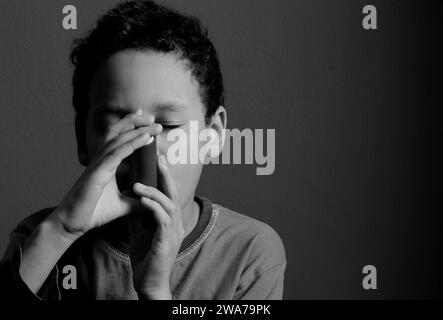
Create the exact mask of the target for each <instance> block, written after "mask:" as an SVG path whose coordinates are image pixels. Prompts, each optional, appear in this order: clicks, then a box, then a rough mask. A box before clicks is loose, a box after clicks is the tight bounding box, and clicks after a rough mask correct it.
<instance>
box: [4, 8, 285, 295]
mask: <svg viewBox="0 0 443 320" xmlns="http://www.w3.org/2000/svg"><path fill="white" fill-rule="evenodd" d="M71 60H72V62H73V64H74V66H75V71H74V76H73V87H74V90H73V91H74V92H73V105H74V108H75V111H76V119H75V128H76V138H77V146H78V155H79V160H80V162H81V164H82V165H84V166H85V167H86V170H85V171H84V173H83V174H82V175H81V177H80V178H79V179H78V180H77V182H76V183H75V184H74V186H73V187H72V188H71V190H70V191H69V192H68V193H67V195H66V196H65V197H64V198H63V200H62V202H61V203H60V204H59V205H58V206H57V207H54V208H47V209H44V210H41V211H39V212H37V213H35V214H33V215H31V216H30V217H28V218H27V219H25V220H24V221H23V222H21V223H20V224H19V225H18V226H17V227H16V229H15V230H14V231H13V232H12V234H11V236H10V243H9V246H8V248H7V250H6V253H5V255H4V257H3V260H2V263H1V265H0V268H1V270H0V277H1V283H2V286H3V288H4V290H2V291H3V292H7V293H8V294H9V296H10V297H20V298H25V299H70V298H71V299H88V298H89V299H281V298H282V292H283V277H284V271H285V267H286V258H285V252H284V247H283V244H282V242H281V239H280V238H279V236H278V235H277V234H276V232H275V231H274V230H273V229H272V228H271V227H269V226H268V225H266V224H264V223H262V222H259V221H257V220H255V219H252V218H249V217H247V216H244V215H242V214H239V213H236V212H234V211H231V210H229V209H227V208H224V207H222V206H220V205H217V204H213V203H212V202H211V201H210V200H208V199H205V198H202V197H198V196H196V195H195V189H196V187H197V183H198V180H199V177H200V174H201V171H202V166H203V165H202V163H198V164H174V165H172V164H170V163H168V159H167V157H166V155H167V154H168V148H169V147H170V146H171V144H172V142H171V141H169V140H168V139H167V135H168V133H169V132H172V131H173V130H178V129H180V130H184V132H187V133H188V134H189V124H190V122H191V121H194V122H196V123H198V128H199V132H201V131H202V130H209V131H211V132H213V133H214V134H215V136H217V137H219V140H220V141H219V144H222V142H221V141H222V139H223V134H224V129H225V128H226V121H227V118H226V110H225V108H224V107H223V105H224V90H223V82H222V75H221V72H220V67H219V62H218V59H217V54H216V51H215V48H214V47H213V45H212V43H211V42H210V40H209V39H208V36H207V33H206V31H205V30H204V29H203V27H202V26H201V25H200V23H199V21H198V20H197V19H195V18H193V17H189V16H184V15H181V14H179V13H177V12H175V11H173V10H171V9H168V8H165V7H163V6H160V5H158V4H155V3H153V2H151V1H131V2H125V3H122V4H120V5H118V6H116V7H115V8H114V9H112V10H110V11H109V12H108V13H107V14H106V15H104V16H103V17H102V18H101V19H100V20H99V21H98V24H97V26H96V28H95V29H94V30H93V31H92V32H91V33H90V34H89V35H88V36H87V37H86V38H84V39H82V40H81V41H79V42H78V43H77V44H76V46H75V47H74V49H73V51H72V54H71ZM152 137H155V139H156V140H157V141H156V143H157V148H158V151H157V154H158V164H157V165H158V175H159V187H158V188H154V187H149V186H145V185H143V184H141V183H135V184H134V185H132V186H130V188H132V189H133V190H132V191H133V192H134V193H135V194H136V195H137V196H138V197H139V198H133V197H130V196H128V195H129V191H130V190H128V189H125V188H122V187H121V185H119V184H118V183H117V178H116V176H117V175H118V174H117V173H118V172H119V170H120V168H121V167H122V166H121V165H122V164H123V163H124V160H125V159H126V158H128V157H129V156H130V155H131V154H132V153H133V152H134V151H135V150H137V149H139V148H141V147H143V146H144V145H146V144H147V143H148V142H149V141H151V139H152ZM199 147H200V148H201V147H202V146H201V145H199ZM219 149H221V148H219ZM219 151H221V150H219ZM209 156H210V157H213V156H217V154H214V153H213V152H212V153H210V154H209ZM136 214H145V215H150V216H151V217H152V219H153V220H152V221H151V222H152V223H151V226H152V225H155V228H154V229H152V228H145V229H143V230H144V231H143V232H144V233H146V234H149V235H150V237H149V239H151V243H150V244H149V243H146V244H145V243H142V246H144V247H145V248H148V250H146V254H145V255H144V256H143V258H142V259H139V260H135V259H133V255H132V250H133V246H132V244H133V243H134V242H133V238H132V236H133V234H132V230H133V229H134V228H136V227H137V225H136V224H137V221H136V220H133V219H134V218H133V217H135V216H136ZM131 219H132V220H131ZM139 242H140V241H139ZM137 245H138V246H139V245H140V243H137ZM72 272H74V274H70V277H68V276H67V274H68V273H72ZM5 288H6V289H5Z"/></svg>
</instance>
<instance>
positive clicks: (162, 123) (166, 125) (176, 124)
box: [159, 122, 182, 130]
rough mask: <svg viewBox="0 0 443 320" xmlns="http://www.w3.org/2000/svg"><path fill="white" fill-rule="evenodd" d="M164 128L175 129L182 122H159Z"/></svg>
mask: <svg viewBox="0 0 443 320" xmlns="http://www.w3.org/2000/svg"><path fill="white" fill-rule="evenodd" d="M159 123H160V124H161V125H162V127H163V129H164V130H172V129H176V128H178V127H180V126H182V124H180V123H171V122H159Z"/></svg>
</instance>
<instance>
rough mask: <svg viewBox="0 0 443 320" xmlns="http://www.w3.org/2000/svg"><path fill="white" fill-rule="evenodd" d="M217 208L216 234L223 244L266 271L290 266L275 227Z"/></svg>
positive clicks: (215, 205)
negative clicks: (285, 265) (245, 256)
mask: <svg viewBox="0 0 443 320" xmlns="http://www.w3.org/2000/svg"><path fill="white" fill-rule="evenodd" d="M214 208H215V209H216V210H217V211H218V216H217V220H216V224H215V227H214V229H215V230H214V231H215V232H214V235H215V236H216V237H217V238H218V240H219V241H221V242H224V243H227V245H228V246H229V247H230V248H231V249H232V250H236V251H238V252H239V254H242V255H247V256H248V260H256V261H255V262H257V263H259V264H260V265H261V267H262V268H264V269H267V268H272V267H274V266H278V265H284V264H286V256H285V248H284V244H283V241H282V239H281V237H280V236H279V234H278V233H277V232H276V231H275V230H274V228H272V227H271V226H270V225H268V224H267V223H265V222H262V221H259V220H257V219H255V218H252V217H250V216H248V215H246V214H242V213H239V212H237V211H234V210H231V209H229V208H226V207H224V206H222V205H220V204H214Z"/></svg>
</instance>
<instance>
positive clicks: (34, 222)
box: [3, 207, 55, 259]
mask: <svg viewBox="0 0 443 320" xmlns="http://www.w3.org/2000/svg"><path fill="white" fill-rule="evenodd" d="M54 209H55V207H49V208H44V209H41V210H39V211H37V212H34V213H32V214H31V215H29V216H28V217H27V218H25V219H24V220H22V221H21V222H19V223H18V224H17V226H16V227H15V228H14V229H13V230H12V231H11V233H10V234H9V243H8V246H7V247H6V251H5V253H4V255H3V259H7V258H8V257H10V256H11V255H12V254H13V252H14V251H15V250H16V249H17V248H18V247H19V245H20V244H22V243H23V242H24V241H25V240H26V239H27V238H28V237H29V235H30V234H31V233H32V232H33V231H34V229H35V228H36V227H37V226H38V225H39V224H40V223H41V222H42V221H43V220H44V219H46V217H47V216H48V215H49V214H50V213H51V212H52V211H53V210H54Z"/></svg>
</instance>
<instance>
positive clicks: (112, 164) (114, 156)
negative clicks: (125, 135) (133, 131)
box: [98, 133, 151, 174]
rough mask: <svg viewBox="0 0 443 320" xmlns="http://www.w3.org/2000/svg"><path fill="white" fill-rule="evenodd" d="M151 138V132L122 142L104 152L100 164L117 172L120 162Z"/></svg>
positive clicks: (112, 171)
mask: <svg viewBox="0 0 443 320" xmlns="http://www.w3.org/2000/svg"><path fill="white" fill-rule="evenodd" d="M150 140H151V136H150V134H149V133H142V134H140V135H138V136H137V137H135V138H134V139H132V140H130V141H128V142H126V143H124V144H122V145H121V146H119V147H117V148H115V149H114V150H111V151H109V152H108V153H104V154H103V155H102V156H101V157H100V158H99V159H98V163H99V166H100V167H101V168H102V169H104V170H106V171H108V172H111V173H112V174H115V172H116V171H117V167H118V166H119V165H120V163H121V162H122V161H123V159H125V158H126V157H128V156H129V155H131V154H132V153H133V152H134V151H135V150H137V149H138V148H141V147H143V146H144V145H146V144H147V143H148V142H149V141H150Z"/></svg>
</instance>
